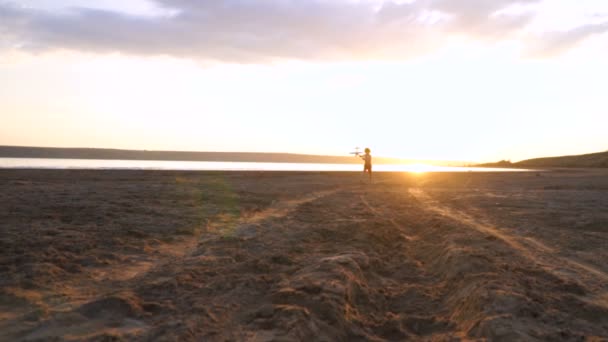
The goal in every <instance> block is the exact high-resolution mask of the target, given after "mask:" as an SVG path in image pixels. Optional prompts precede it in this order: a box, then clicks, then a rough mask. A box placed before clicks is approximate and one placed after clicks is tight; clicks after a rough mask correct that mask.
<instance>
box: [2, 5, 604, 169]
mask: <svg viewBox="0 0 608 342" xmlns="http://www.w3.org/2000/svg"><path fill="white" fill-rule="evenodd" d="M19 3H20V4H21V5H16V3H15V2H12V1H1V0H0V145H25V146H57V147H100V148H125V149H157V150H188V151H251V152H262V151H266V152H292V153H308V154H327V155H344V154H347V153H348V152H350V150H351V149H352V148H353V147H354V146H357V145H369V146H370V147H372V150H373V154H374V155H376V156H389V157H399V158H406V159H413V160H459V161H470V162H478V161H479V162H481V161H495V160H500V159H511V160H514V161H515V160H521V159H526V158H532V157H539V156H551V155H564V154H578V153H586V152H596V151H603V150H606V149H608V141H607V140H606V138H605V136H606V135H605V127H607V126H608V116H606V114H605V113H606V111H605V108H606V106H607V105H608V103H606V99H605V91H604V88H605V87H604V86H603V83H604V80H605V79H607V78H608V44H606V43H608V35H607V34H606V32H607V31H608V5H607V4H606V3H605V2H603V1H597V0H596V1H577V2H576V3H574V2H569V1H565V0H561V1H487V2H483V4H482V2H478V3H476V4H470V5H465V4H464V3H462V2H458V1H456V2H449V4H448V2H442V1H430V2H422V1H410V2H405V3H401V4H399V3H393V2H388V1H378V0H376V1H371V0H370V1H362V2H351V1H336V2H324V1H320V2H289V4H286V3H283V2H280V1H264V2H262V1H260V2H256V1H253V2H238V1H226V2H224V3H223V4H224V5H222V6H212V5H210V3H207V2H192V3H186V2H177V3H176V2H171V1H167V0H154V1H145V0H138V1H132V2H131V1H129V2H128V4H126V3H125V2H123V1H111V0H107V1H100V2H95V8H92V7H91V6H93V5H92V4H91V2H90V1H78V0H72V1H67V0H61V1H54V2H52V4H53V5H49V2H44V1H34V0H31V1H23V2H19ZM201 13H202V14H201ZM204 13H208V14H210V15H212V16H213V18H215V19H214V20H211V21H209V22H205V23H203V22H204V20H195V19H197V16H198V15H204ZM264 13H266V14H264ZM338 13H340V15H338ZM290 16H292V17H293V20H289V18H290ZM60 23H61V24H60ZM234 23H239V24H238V25H237V24H234ZM246 23H250V24H246ZM81 26H82V27H83V28H84V29H78V30H76V29H75V28H76V27H81ZM113 26H116V27H120V32H119V31H113V30H112V27H113ZM101 27H104V29H101ZM72 28H74V29H72ZM105 28H109V29H108V30H106V29H105ZM209 32H223V33H222V34H219V33H218V34H217V35H213V33H209ZM244 32H245V33H244ZM276 32H279V33H280V34H275V33H276ZM104 35H107V36H104ZM279 36H280V37H279ZM110 37H112V38H110ZM420 168H422V167H420Z"/></svg>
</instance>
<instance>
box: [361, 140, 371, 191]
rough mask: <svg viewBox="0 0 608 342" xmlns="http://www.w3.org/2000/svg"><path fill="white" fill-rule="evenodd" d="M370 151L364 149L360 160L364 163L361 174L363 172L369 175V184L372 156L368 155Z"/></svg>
mask: <svg viewBox="0 0 608 342" xmlns="http://www.w3.org/2000/svg"><path fill="white" fill-rule="evenodd" d="M371 152H372V151H371V150H370V149H369V148H366V149H365V154H364V155H361V156H360V157H361V159H363V161H364V162H365V165H363V174H365V172H367V173H369V182H370V183H371V182H372V155H371V154H370V153H371Z"/></svg>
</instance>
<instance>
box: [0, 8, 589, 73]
mask: <svg viewBox="0 0 608 342" xmlns="http://www.w3.org/2000/svg"><path fill="white" fill-rule="evenodd" d="M154 1H155V4H156V5H157V6H158V7H160V8H161V9H165V10H166V13H171V15H159V16H137V15H133V14H127V13H123V12H116V11H108V10H100V9H90V8H72V9H71V10H69V11H61V12H58V11H49V10H41V9H33V8H21V7H18V6H16V5H14V4H11V3H7V2H2V0H0V46H2V45H4V46H6V45H11V46H13V47H14V48H18V49H21V50H26V51H47V50H55V49H68V50H76V51H84V52H94V53H109V52H120V53H124V54H134V55H169V56H175V57H180V58H182V57H183V58H194V59H201V60H219V61H227V62H268V61H274V60H280V59H304V60H342V59H349V60H352V59H368V58H382V59H395V58H406V57H410V56H416V55H420V54H423V53H425V52H428V51H430V50H432V49H435V48H437V47H440V46H441V45H442V44H443V43H444V42H445V40H446V37H448V36H450V35H453V34H459V35H465V36H470V37H472V38H474V39H486V40H488V39H489V40H498V39H502V38H505V37H508V36H510V35H514V34H516V33H518V32H520V31H521V30H522V29H523V28H525V26H526V25H527V23H528V22H529V21H530V20H531V19H532V17H533V16H532V13H528V12H525V13H518V14H505V13H502V11H503V10H505V9H508V8H509V7H511V6H514V5H519V4H524V5H525V4H531V3H532V4H533V3H536V2H538V0H417V1H414V2H407V3H398V2H392V1H383V2H379V1H378V0H375V1H372V0H369V1H349V0H332V1H330V0H258V1H256V0H223V1H219V0H218V1H210V0H205V1H195V0H154ZM585 35H586V32H580V33H577V35H576V36H577V37H579V36H585ZM580 39H582V38H579V39H575V40H580ZM572 40H573V39H572V38H571V39H570V40H568V39H565V40H563V43H561V46H562V47H565V48H567V46H568V42H569V41H572Z"/></svg>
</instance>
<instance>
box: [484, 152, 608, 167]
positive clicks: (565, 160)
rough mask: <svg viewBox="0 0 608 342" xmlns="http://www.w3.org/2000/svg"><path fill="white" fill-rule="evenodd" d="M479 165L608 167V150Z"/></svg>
mask: <svg viewBox="0 0 608 342" xmlns="http://www.w3.org/2000/svg"><path fill="white" fill-rule="evenodd" d="M477 166H481V167H581V168H585V167H590V168H592V167H608V151H606V152H599V153H590V154H581V155H576V156H563V157H549V158H536V159H528V160H522V161H520V162H517V163H511V162H510V161H506V160H502V161H499V162H497V163H488V164H481V165H477Z"/></svg>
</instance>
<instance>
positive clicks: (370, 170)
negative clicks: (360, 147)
mask: <svg viewBox="0 0 608 342" xmlns="http://www.w3.org/2000/svg"><path fill="white" fill-rule="evenodd" d="M365 171H369V172H372V164H365V166H363V172H365Z"/></svg>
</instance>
